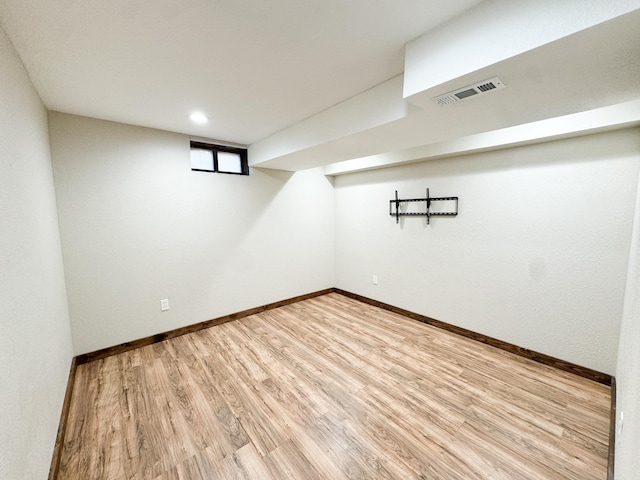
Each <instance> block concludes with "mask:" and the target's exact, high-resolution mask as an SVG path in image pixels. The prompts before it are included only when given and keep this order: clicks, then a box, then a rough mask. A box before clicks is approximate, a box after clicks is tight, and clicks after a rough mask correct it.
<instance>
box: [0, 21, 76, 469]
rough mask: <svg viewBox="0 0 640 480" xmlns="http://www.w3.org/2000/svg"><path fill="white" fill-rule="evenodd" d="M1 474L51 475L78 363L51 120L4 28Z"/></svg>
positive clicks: (0, 57) (0, 59) (0, 63)
mask: <svg viewBox="0 0 640 480" xmlns="http://www.w3.org/2000/svg"><path fill="white" fill-rule="evenodd" d="M0 327H1V328H2V334H1V335H0V392H1V393H0V431H1V432H2V434H1V435H0V477H2V478H3V479H6V480H22V479H24V480H31V479H34V478H46V477H47V473H48V470H49V466H50V464H51V455H52V452H53V446H54V442H55V438H56V431H57V428H58V422H59V420H60V412H61V409H62V402H63V399H64V393H65V388H66V384H67V378H68V376H69V367H70V364H71V357H72V349H71V333H70V329H69V316H68V310H67V298H66V292H65V283H64V270H63V265H62V253H61V249H60V236H59V232H58V218H57V212H56V204H55V197H54V187H53V176H52V171H51V161H50V154H49V136H48V130H47V114H46V111H45V108H44V106H43V104H42V102H41V101H40V98H39V97H38V95H37V93H36V92H35V90H34V88H33V86H32V85H31V81H30V80H29V77H28V75H27V73H26V71H25V69H24V67H23V65H22V63H21V62H20V59H19V57H18V55H17V53H16V52H15V50H14V49H13V47H12V45H11V43H10V42H9V40H8V39H7V37H6V35H5V33H4V32H3V31H2V29H1V28H0Z"/></svg>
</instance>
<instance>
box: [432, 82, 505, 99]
mask: <svg viewBox="0 0 640 480" xmlns="http://www.w3.org/2000/svg"><path fill="white" fill-rule="evenodd" d="M501 88H505V84H504V83H502V81H500V79H499V78H498V77H493V78H490V79H488V80H484V81H482V82H478V83H474V84H473V85H469V86H466V87H462V88H459V89H457V90H454V91H453V92H449V93H445V94H444V95H440V96H438V97H434V99H433V101H434V102H436V103H437V104H438V105H440V106H444V105H450V104H452V103H456V102H459V101H460V100H464V99H465V98H469V97H473V96H475V95H481V94H483V93H487V92H490V91H491V90H499V89H501Z"/></svg>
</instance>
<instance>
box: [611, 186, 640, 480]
mask: <svg viewBox="0 0 640 480" xmlns="http://www.w3.org/2000/svg"><path fill="white" fill-rule="evenodd" d="M631 238H632V243H631V252H630V254H629V273H628V276H627V288H626V293H625V299H624V309H623V314H622V324H621V326H620V346H619V347H618V365H617V369H616V384H617V390H616V391H617V399H616V400H617V405H616V415H617V419H616V420H617V423H616V428H617V432H616V435H617V436H616V464H615V478H619V479H621V480H625V479H633V478H639V475H640V455H638V452H640V190H639V191H638V196H637V202H636V210H635V219H634V223H633V235H632V237H631ZM621 416H623V421H621Z"/></svg>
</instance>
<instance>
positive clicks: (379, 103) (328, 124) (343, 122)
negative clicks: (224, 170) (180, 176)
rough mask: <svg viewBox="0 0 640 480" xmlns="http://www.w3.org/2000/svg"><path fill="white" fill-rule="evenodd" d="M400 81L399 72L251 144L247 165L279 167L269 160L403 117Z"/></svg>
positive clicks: (403, 105) (285, 156)
mask: <svg viewBox="0 0 640 480" xmlns="http://www.w3.org/2000/svg"><path fill="white" fill-rule="evenodd" d="M402 85H403V78H402V75H398V76H396V77H394V78H392V79H390V80H387V81H386V82H383V83H381V84H379V85H377V86H375V87H373V88H370V89H369V90H366V91H364V92H362V93H360V94H358V95H355V96H353V97H351V98H348V99H347V100H345V101H343V102H341V103H339V104H337V105H334V106H333V107H330V108H328V109H326V110H324V111H322V112H319V113H317V114H315V115H312V116H311V117H309V118H307V119H306V120H302V121H301V122H298V123H296V124H294V125H292V126H290V127H287V128H285V129H284V130H281V131H279V132H276V133H274V134H273V135H270V136H269V137H266V138H264V139H262V140H259V141H257V142H255V143H253V144H251V145H250V146H249V163H250V165H251V166H253V167H267V168H281V167H279V166H277V165H275V166H274V165H273V162H269V161H270V160H273V159H279V160H280V161H279V163H282V159H285V161H286V158H287V157H288V156H292V155H293V156H295V157H296V159H297V158H298V157H299V155H298V154H299V153H300V152H305V151H307V150H309V149H312V148H313V147H317V146H319V145H323V144H326V143H329V142H332V141H334V140H336V139H339V138H343V137H346V136H349V135H355V134H357V133H359V132H362V131H367V130H371V129H373V128H376V127H378V126H380V125H385V124H388V123H390V122H393V121H395V120H398V119H401V118H404V117H405V116H406V115H407V114H408V110H409V106H408V105H407V104H406V102H405V101H404V100H403V99H402ZM325 164H326V162H325ZM309 166H315V165H309ZM303 168H304V167H303ZM298 169H300V168H298Z"/></svg>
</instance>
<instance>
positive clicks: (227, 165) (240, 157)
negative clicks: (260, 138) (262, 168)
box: [191, 141, 249, 175]
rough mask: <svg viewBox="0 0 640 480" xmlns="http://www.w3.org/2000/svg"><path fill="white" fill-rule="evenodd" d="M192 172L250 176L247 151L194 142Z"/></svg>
mask: <svg viewBox="0 0 640 480" xmlns="http://www.w3.org/2000/svg"><path fill="white" fill-rule="evenodd" d="M191 170H193V171H196V172H216V173H231V174H235V175H249V162H248V158H247V149H246V148H237V147H228V146H226V145H216V144H213V143H204V142H194V141H192V142H191Z"/></svg>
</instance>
